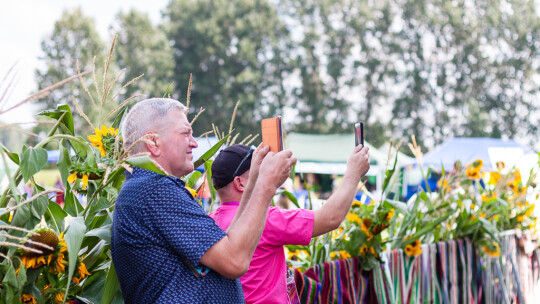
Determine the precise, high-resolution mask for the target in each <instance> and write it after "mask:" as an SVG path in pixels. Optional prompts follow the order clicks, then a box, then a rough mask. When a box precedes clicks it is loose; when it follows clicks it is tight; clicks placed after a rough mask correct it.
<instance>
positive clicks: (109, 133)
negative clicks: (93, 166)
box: [88, 125, 118, 157]
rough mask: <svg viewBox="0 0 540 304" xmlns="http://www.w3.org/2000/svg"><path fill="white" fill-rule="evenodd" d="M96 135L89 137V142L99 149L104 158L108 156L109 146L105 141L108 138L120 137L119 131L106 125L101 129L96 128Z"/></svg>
mask: <svg viewBox="0 0 540 304" xmlns="http://www.w3.org/2000/svg"><path fill="white" fill-rule="evenodd" d="M94 131H95V134H94V135H90V136H88V140H89V141H90V143H92V145H93V146H95V147H97V148H98V149H99V151H100V152H101V157H104V156H105V155H106V154H107V151H106V146H107V144H106V143H104V139H106V138H107V137H109V138H110V137H116V135H118V129H115V128H112V127H111V128H108V129H107V127H105V126H104V125H101V129H98V128H96V129H95V130H94Z"/></svg>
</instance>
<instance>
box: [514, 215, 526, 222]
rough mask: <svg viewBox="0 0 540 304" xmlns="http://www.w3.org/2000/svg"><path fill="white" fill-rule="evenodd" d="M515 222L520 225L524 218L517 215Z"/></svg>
mask: <svg viewBox="0 0 540 304" xmlns="http://www.w3.org/2000/svg"><path fill="white" fill-rule="evenodd" d="M516 220H517V221H518V223H521V222H523V221H524V220H525V217H524V216H523V215H518V216H517V218H516Z"/></svg>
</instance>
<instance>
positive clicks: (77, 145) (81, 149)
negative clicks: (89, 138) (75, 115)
mask: <svg viewBox="0 0 540 304" xmlns="http://www.w3.org/2000/svg"><path fill="white" fill-rule="evenodd" d="M77 139H79V140H80V141H81V142H83V143H84V144H83V143H81V142H78V141H74V140H70V141H68V143H69V144H70V145H71V147H72V148H73V150H74V151H75V154H77V155H78V156H79V157H80V158H81V159H85V158H86V154H88V152H89V151H90V152H92V147H91V145H90V144H89V143H87V142H86V140H85V139H84V138H82V137H80V136H77Z"/></svg>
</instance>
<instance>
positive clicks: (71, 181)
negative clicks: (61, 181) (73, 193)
mask: <svg viewBox="0 0 540 304" xmlns="http://www.w3.org/2000/svg"><path fill="white" fill-rule="evenodd" d="M75 180H77V174H75V173H71V175H70V176H68V178H67V181H68V183H70V184H72V183H73V182H74V181H75Z"/></svg>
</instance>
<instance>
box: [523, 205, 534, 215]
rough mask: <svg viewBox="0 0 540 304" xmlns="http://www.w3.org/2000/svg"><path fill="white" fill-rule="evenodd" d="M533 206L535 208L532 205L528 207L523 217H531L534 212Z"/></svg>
mask: <svg viewBox="0 0 540 304" xmlns="http://www.w3.org/2000/svg"><path fill="white" fill-rule="evenodd" d="M534 206H535V205H534V204H532V205H531V206H530V207H529V209H527V211H525V215H526V216H531V215H532V213H533V211H534Z"/></svg>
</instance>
